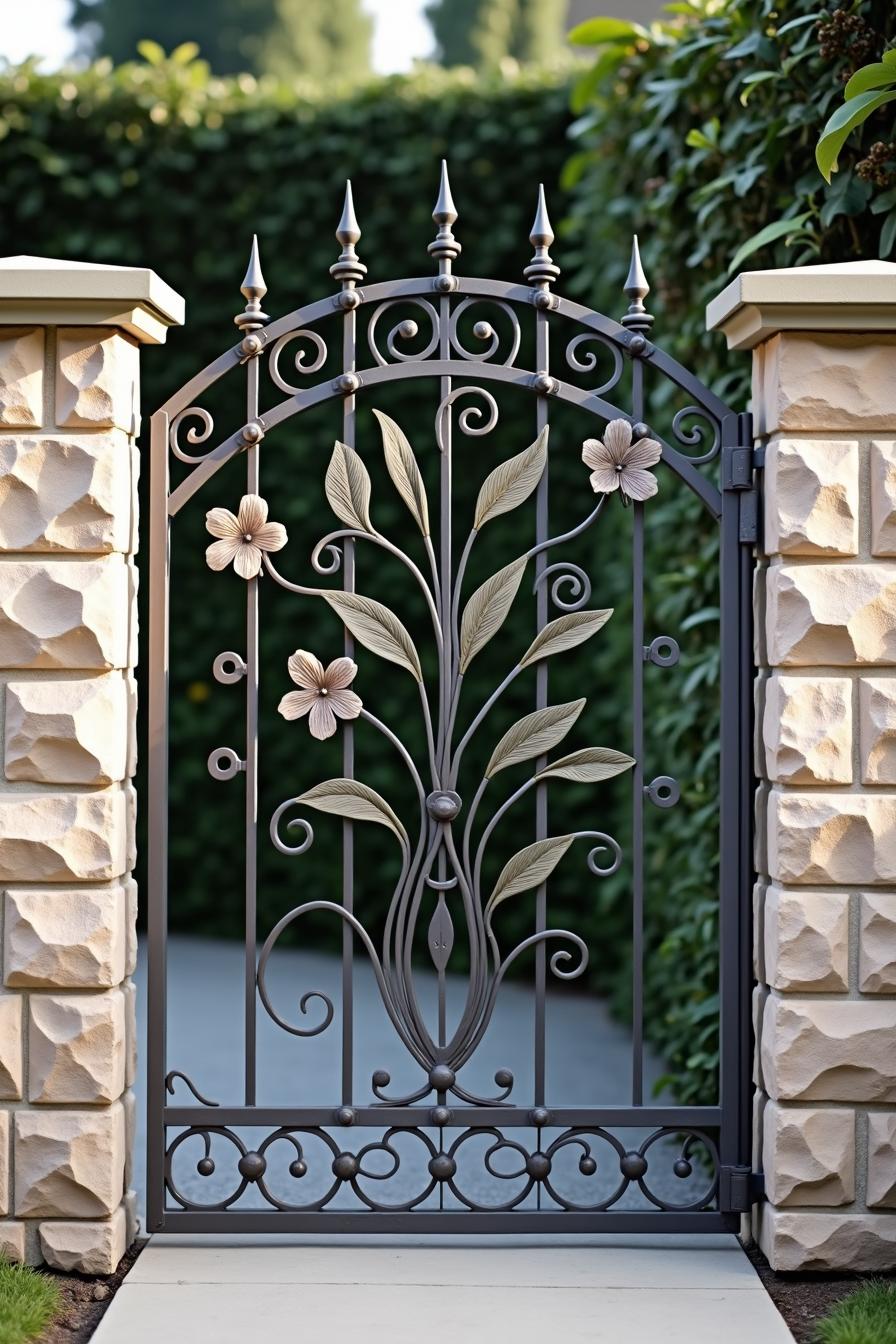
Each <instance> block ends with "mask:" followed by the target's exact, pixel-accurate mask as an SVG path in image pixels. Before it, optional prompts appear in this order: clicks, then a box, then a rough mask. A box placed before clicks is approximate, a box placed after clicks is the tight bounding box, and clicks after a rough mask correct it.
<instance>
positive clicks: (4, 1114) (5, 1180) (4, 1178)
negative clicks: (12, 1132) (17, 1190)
mask: <svg viewBox="0 0 896 1344" xmlns="http://www.w3.org/2000/svg"><path fill="white" fill-rule="evenodd" d="M9 1129H10V1126H9V1111H0V1213H9V1200H10V1193H11V1189H10V1179H9V1160H10V1151H9Z"/></svg>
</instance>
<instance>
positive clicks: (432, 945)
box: [426, 896, 454, 971]
mask: <svg viewBox="0 0 896 1344" xmlns="http://www.w3.org/2000/svg"><path fill="white" fill-rule="evenodd" d="M426 936H427V940H428V942H429V955H430V956H431V957H432V960H433V965H434V966H435V968H436V970H437V971H444V970H445V969H446V967H447V965H448V959H449V957H450V956H451V949H452V948H453V947H454V921H453V920H452V918H451V911H450V910H449V909H448V906H447V905H446V904H445V897H444V896H440V897H439V900H438V904H437V905H436V908H435V912H434V914H433V917H432V919H431V920H430V921H429V930H428V932H427V935H426Z"/></svg>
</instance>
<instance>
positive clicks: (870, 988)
mask: <svg viewBox="0 0 896 1344" xmlns="http://www.w3.org/2000/svg"><path fill="white" fill-rule="evenodd" d="M859 989H860V990H861V991H862V992H863V993H864V994H896V893H893V892H887V893H886V894H883V893H879V892H876V891H875V892H866V893H864V894H863V895H862V897H861V899H860V902H859Z"/></svg>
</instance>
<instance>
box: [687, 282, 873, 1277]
mask: <svg viewBox="0 0 896 1344" xmlns="http://www.w3.org/2000/svg"><path fill="white" fill-rule="evenodd" d="M707 321H708V325H709V327H710V328H711V329H720V330H722V331H723V332H724V333H725V335H726V336H727V339H728V345H729V347H730V348H732V349H738V350H752V352H753V412H754V418H755V430H756V436H757V444H758V445H759V446H760V447H763V448H764V451H765V465H764V470H763V471H762V472H761V473H760V476H759V480H760V482H761V488H762V491H763V495H764V504H763V510H762V514H763V521H762V529H761V535H760V547H759V555H758V558H757V568H756V612H757V619H756V625H757V630H756V636H757V638H756V664H757V677H756V706H757V713H756V719H757V733H756V739H757V741H756V774H757V775H758V777H759V779H760V781H761V782H760V784H759V789H758V795H757V828H756V829H757V845H756V870H757V874H758V877H757V882H756V888H755V930H756V935H755V973H756V979H757V982H758V984H757V988H756V991H755V996H756V997H755V1014H754V1021H755V1030H756V1065H755V1077H756V1084H757V1092H756V1106H755V1136H756V1137H755V1150H756V1151H755V1160H756V1162H758V1163H759V1165H760V1166H761V1167H762V1168H763V1169H764V1171H765V1179H766V1200H765V1202H763V1203H762V1204H761V1205H759V1206H758V1208H757V1211H756V1216H755V1219H754V1232H755V1234H756V1236H757V1239H758V1241H759V1244H760V1246H761V1247H762V1250H763V1251H764V1252H765V1254H766V1255H767V1257H768V1259H769V1261H770V1262H771V1264H772V1266H773V1267H774V1268H775V1269H780V1270H797V1269H809V1270H822V1269H823V1270H830V1269H850V1270H882V1269H893V1268H896V265H892V264H889V263H886V262H880V261H873V262H855V263H851V264H846V265H837V266H807V267H803V268H800V269H792V270H778V271H757V272H752V273H750V274H745V275H742V276H740V277H739V278H738V279H737V280H735V281H734V282H733V283H732V284H731V285H729V286H728V288H727V289H726V290H725V291H724V292H723V293H722V294H721V295H720V296H719V297H718V298H717V299H715V300H714V301H713V302H712V303H711V304H710V305H709V308H708V310H707Z"/></svg>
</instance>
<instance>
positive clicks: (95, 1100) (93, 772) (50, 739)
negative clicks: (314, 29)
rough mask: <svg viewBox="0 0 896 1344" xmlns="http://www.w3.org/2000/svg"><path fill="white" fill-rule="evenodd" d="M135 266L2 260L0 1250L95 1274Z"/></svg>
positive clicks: (122, 1162) (124, 773)
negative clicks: (133, 267)
mask: <svg viewBox="0 0 896 1344" xmlns="http://www.w3.org/2000/svg"><path fill="white" fill-rule="evenodd" d="M182 319H183V303H182V300H181V299H180V298H179V296H178V295H177V294H175V293H174V292H173V291H172V290H170V289H169V288H168V286H167V285H165V284H163V283H162V282H161V281H160V280H159V278H158V276H156V275H154V274H153V272H152V271H147V270H136V269H131V268H129V267H119V266H90V265H79V264H78V263H74V262H60V261H49V260H44V259H43V258H37V257H14V258H11V259H7V260H4V261H0V683H2V684H0V715H2V724H3V731H2V743H3V762H2V777H0V889H2V921H3V951H2V988H0V1253H2V1254H6V1255H8V1256H11V1257H14V1258H16V1259H22V1260H27V1261H29V1262H32V1263H37V1262H39V1261H40V1260H46V1261H47V1262H48V1263H50V1264H51V1265H54V1266H56V1267H58V1268H61V1269H67V1270H70V1269H75V1270H81V1271H84V1272H89V1273H110V1272H111V1271H112V1270H113V1269H114V1268H115V1266H116V1265H117V1263H118V1261H119V1260H120V1258H121V1256H122V1255H123V1253H124V1251H125V1249H126V1247H127V1246H128V1244H129V1243H130V1241H131V1240H132V1239H133V1237H134V1235H135V1231H136V1218H135V1209H134V1197H133V1192H131V1193H128V1186H129V1176H130V1148H131V1144H132V1136H133V1130H134V1104H133V1103H134V1098H133V1094H132V1093H131V1091H130V1088H131V1085H132V1083H133V1081H134V1065H135V1058H136V1039H135V1013H134V998H135V994H134V986H133V984H132V982H131V979H130V976H131V974H132V972H133V969H134V963H135V956H136V927H135V919H136V904H137V894H136V889H135V884H134V882H133V880H132V879H131V877H130V870H131V868H132V867H133V864H134V815H135V808H134V790H133V787H132V785H131V783H130V780H131V777H132V775H133V773H134V765H135V706H136V696H135V683H134V676H133V668H134V666H135V663H136V661H137V619H136V616H137V611H136V596H135V595H136V579H137V574H136V569H135V566H134V554H135V551H136V548H137V510H136V484H137V466H138V455H137V449H136V436H137V433H138V430H139V409H138V393H139V377H138V361H139V346H140V344H141V343H145V342H153V343H157V342H159V341H163V340H164V339H165V333H166V329H167V327H168V326H170V325H172V324H173V323H179V322H181V321H182Z"/></svg>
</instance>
